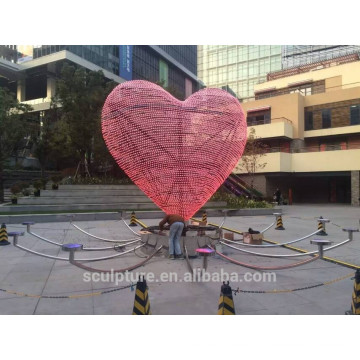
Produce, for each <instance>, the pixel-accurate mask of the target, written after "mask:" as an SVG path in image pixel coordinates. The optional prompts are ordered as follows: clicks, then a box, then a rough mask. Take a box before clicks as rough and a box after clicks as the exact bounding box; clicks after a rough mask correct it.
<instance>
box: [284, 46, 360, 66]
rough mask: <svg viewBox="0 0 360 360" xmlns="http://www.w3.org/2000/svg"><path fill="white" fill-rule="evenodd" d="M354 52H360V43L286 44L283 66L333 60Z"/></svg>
mask: <svg viewBox="0 0 360 360" xmlns="http://www.w3.org/2000/svg"><path fill="white" fill-rule="evenodd" d="M354 53H360V46H359V45H284V46H282V68H283V69H287V68H291V67H296V66H301V65H306V64H311V63H315V62H320V61H325V60H331V59H334V58H337V57H341V56H345V55H350V54H354Z"/></svg>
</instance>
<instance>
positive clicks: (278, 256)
mask: <svg viewBox="0 0 360 360" xmlns="http://www.w3.org/2000/svg"><path fill="white" fill-rule="evenodd" d="M349 241H351V240H350V239H347V240H345V241H343V242H341V243H339V244H336V245H333V246H329V247H327V248H324V249H323V252H325V251H327V250H332V249H335V248H337V247H339V246H341V245H344V244H346V243H348V242H349ZM220 243H221V244H223V245H225V246H227V247H230V248H231V249H234V250H238V251H241V252H245V253H247V254H251V255H257V256H264V257H274V258H286V257H299V256H307V255H314V254H317V253H318V252H319V250H315V251H309V252H306V253H302V254H284V255H281V254H275V255H273V254H262V253H256V252H253V251H248V250H244V249H239V248H237V247H235V246H232V245H229V244H226V243H224V242H223V241H220Z"/></svg>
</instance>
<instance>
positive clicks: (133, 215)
mask: <svg viewBox="0 0 360 360" xmlns="http://www.w3.org/2000/svg"><path fill="white" fill-rule="evenodd" d="M129 226H137V223H136V216H135V211H133V212H132V213H131V218H130V224H129Z"/></svg>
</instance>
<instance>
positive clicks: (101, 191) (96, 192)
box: [40, 188, 146, 197]
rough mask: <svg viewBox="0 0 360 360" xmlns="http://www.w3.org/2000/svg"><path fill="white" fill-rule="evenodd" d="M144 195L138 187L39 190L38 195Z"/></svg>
mask: <svg viewBox="0 0 360 360" xmlns="http://www.w3.org/2000/svg"><path fill="white" fill-rule="evenodd" d="M92 194H94V195H100V196H122V195H128V196H136V195H138V196H139V195H140V196H141V195H142V196H146V195H145V194H144V193H143V192H142V191H141V190H140V189H134V188H130V189H113V190H112V189H93V188H89V189H78V190H62V189H59V190H40V197H72V196H75V197H79V196H89V195H90V196H93V195H92Z"/></svg>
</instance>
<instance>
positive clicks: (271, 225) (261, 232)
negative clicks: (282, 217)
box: [260, 221, 276, 234]
mask: <svg viewBox="0 0 360 360" xmlns="http://www.w3.org/2000/svg"><path fill="white" fill-rule="evenodd" d="M275 223H276V221H274V222H273V223H272V224H270V225H269V226H268V227H267V228H265V229H264V230H261V231H260V234H263V233H264V232H265V231H267V230H269V229H270V228H271V227H273V226H274V225H275Z"/></svg>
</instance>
